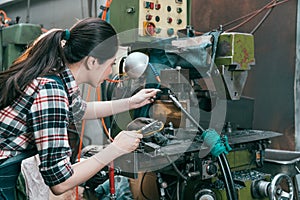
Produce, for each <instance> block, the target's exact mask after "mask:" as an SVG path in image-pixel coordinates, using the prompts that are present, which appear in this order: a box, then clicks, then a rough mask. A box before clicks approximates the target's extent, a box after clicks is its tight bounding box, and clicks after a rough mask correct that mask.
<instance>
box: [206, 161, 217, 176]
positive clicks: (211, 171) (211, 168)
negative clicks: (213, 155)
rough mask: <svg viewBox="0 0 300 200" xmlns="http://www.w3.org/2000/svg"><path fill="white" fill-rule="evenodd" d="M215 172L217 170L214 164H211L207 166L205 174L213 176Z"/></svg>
mask: <svg viewBox="0 0 300 200" xmlns="http://www.w3.org/2000/svg"><path fill="white" fill-rule="evenodd" d="M217 171H218V168H217V166H216V165H215V164H213V163H210V164H208V165H207V167H206V173H207V174H208V175H214V174H216V173H217Z"/></svg>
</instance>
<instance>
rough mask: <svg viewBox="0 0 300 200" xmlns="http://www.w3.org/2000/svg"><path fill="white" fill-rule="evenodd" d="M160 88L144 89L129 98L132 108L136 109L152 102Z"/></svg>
mask: <svg viewBox="0 0 300 200" xmlns="http://www.w3.org/2000/svg"><path fill="white" fill-rule="evenodd" d="M157 92H160V90H159V89H142V90H140V91H139V92H138V93H136V94H135V95H133V96H132V97H130V99H129V105H130V109H135V108H139V107H142V106H144V105H147V104H149V103H152V102H153V101H154V99H155V98H156V94H157Z"/></svg>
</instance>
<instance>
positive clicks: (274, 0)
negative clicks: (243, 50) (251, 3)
mask: <svg viewBox="0 0 300 200" xmlns="http://www.w3.org/2000/svg"><path fill="white" fill-rule="evenodd" d="M288 1H289V0H282V1H279V0H272V1H270V2H269V3H267V4H266V5H265V6H263V7H262V8H260V9H257V10H255V11H253V12H251V13H249V14H247V15H244V16H242V17H239V18H237V19H234V20H232V21H230V22H227V23H225V24H223V25H222V28H224V27H226V26H229V25H231V24H233V23H235V22H237V21H240V20H242V19H245V18H247V19H246V20H244V21H242V22H241V23H239V24H238V25H236V26H234V27H232V28H229V29H227V30H225V31H224V32H230V31H233V30H235V29H237V28H239V27H241V26H242V25H244V24H246V23H247V22H249V21H250V20H252V19H253V18H254V17H255V16H257V15H258V14H260V13H261V12H262V11H264V10H266V9H272V8H274V7H275V6H277V5H280V4H282V3H285V2H288ZM268 15H269V14H266V15H265V16H264V17H263V18H262V20H260V22H259V23H258V24H257V25H256V26H255V28H254V32H255V31H256V29H258V28H259V27H260V25H261V24H262V23H263V21H265V19H266V18H267V16H268ZM251 32H253V30H252V31H251Z"/></svg>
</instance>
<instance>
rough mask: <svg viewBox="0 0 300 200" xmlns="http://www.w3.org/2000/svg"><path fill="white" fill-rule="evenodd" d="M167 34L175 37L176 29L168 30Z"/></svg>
mask: <svg viewBox="0 0 300 200" xmlns="http://www.w3.org/2000/svg"><path fill="white" fill-rule="evenodd" d="M167 34H168V35H169V36H171V35H173V34H174V29H173V28H168V30H167Z"/></svg>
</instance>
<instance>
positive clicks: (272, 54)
mask: <svg viewBox="0 0 300 200" xmlns="http://www.w3.org/2000/svg"><path fill="white" fill-rule="evenodd" d="M116 1H117V0H116ZM124 1H125V0H124ZM126 1H127V2H128V0H126ZM166 1H167V0H163V2H164V4H165V3H166ZM174 1H175V2H176V3H178V2H179V3H182V1H179V0H178V1H177V0H174ZM105 2H106V1H105V0H43V1H41V0H2V1H0V10H3V11H5V12H6V14H7V15H8V16H9V17H10V18H11V19H15V18H17V17H20V23H30V24H38V25H41V26H42V27H43V28H44V29H46V30H49V29H51V28H61V29H67V28H70V27H71V26H72V25H73V24H74V23H75V22H76V21H77V20H78V19H82V18H86V17H97V16H98V15H99V13H100V6H101V5H104V4H105ZM132 2H135V1H132ZM140 2H142V1H140ZM144 2H150V0H149V1H144ZM151 2H153V1H151ZM161 2H162V1H161ZM189 2H191V4H190V18H189V24H190V25H191V26H192V27H193V29H194V30H196V32H198V33H207V32H210V31H213V30H216V29H220V28H222V29H223V30H225V31H227V30H229V29H230V28H234V29H232V30H233V31H234V32H240V33H251V34H253V36H254V53H255V55H254V57H255V64H254V65H253V66H251V68H250V70H249V71H248V77H247V80H246V82H245V86H244V88H243V90H242V94H241V96H242V97H243V98H245V99H249V100H250V104H247V103H249V102H246V103H245V104H243V103H242V104H239V106H240V107H239V109H237V110H234V112H232V113H230V114H231V115H232V116H234V118H232V120H233V121H234V120H236V121H239V122H240V121H245V122H246V123H245V127H247V128H250V129H254V130H263V131H274V132H278V133H281V134H282V136H279V137H274V138H270V141H271V144H270V146H268V148H271V149H279V150H288V151H290V152H288V155H289V156H293V155H295V156H296V157H297V159H295V160H296V161H295V160H293V159H291V162H290V163H288V165H287V166H288V167H293V166H294V164H295V166H296V165H297V164H298V165H299V154H293V153H294V151H296V152H298V151H300V63H299V54H300V52H299V46H300V40H299V38H300V37H299V36H300V28H299V27H300V23H299V22H300V15H299V9H300V3H299V2H298V1H296V0H281V1H278V2H280V3H278V5H276V6H274V7H272V5H269V7H268V9H265V10H264V11H262V12H258V11H259V9H262V8H264V7H265V6H266V5H267V4H268V3H269V2H271V0H241V1H234V0H218V1H205V0H191V1H189ZM173 3H174V2H173ZM116 7H117V6H114V7H113V8H114V9H116ZM255 11H256V12H257V15H254V14H253V12H255ZM117 12H118V9H117V10H114V13H117ZM250 13H252V14H253V15H252V17H251V18H250V17H249V16H248V17H245V18H241V17H243V16H247V15H248V14H250ZM246 18H247V19H249V21H246V23H245V24H242V25H240V26H238V27H235V24H239V22H240V21H243V20H245V19H246ZM236 19H240V21H236V22H235V21H234V20H236ZM108 48H109V47H108ZM81 89H82V92H83V96H84V97H86V96H87V86H86V85H81ZM91 94H92V95H91V96H90V99H96V97H97V94H96V91H95V90H94V91H92V92H91ZM251 101H253V105H252V104H251ZM248 105H250V106H253V113H250V112H251V111H252V107H246V106H248ZM228 112H230V109H228ZM249 119H251V121H249ZM252 119H253V120H252ZM85 136H86V137H85V138H84V143H85V144H87V145H89V144H92V145H98V144H103V143H105V142H106V137H105V134H104V133H103V129H102V125H101V122H100V120H88V121H86V126H85ZM245 137H247V136H245ZM232 139H236V138H232ZM246 139H247V138H246ZM251 139H253V141H250V140H251ZM256 139H257V138H250V139H249V141H250V143H248V142H249V141H246V142H245V146H247V144H251V142H253V144H255V145H253V146H251V145H249V147H248V146H247V148H249V149H248V150H249V151H248V150H247V148H245V149H246V150H245V149H244V146H243V144H241V145H239V144H238V142H240V141H238V138H237V141H238V142H236V144H235V145H233V146H235V148H236V149H235V150H234V151H233V152H232V155H231V156H232V157H230V156H229V157H228V158H229V163H230V165H231V168H230V171H231V172H235V171H236V172H238V173H240V174H241V176H240V177H237V178H240V179H241V180H243V181H244V179H243V178H244V177H243V176H244V174H243V173H244V172H245V174H246V175H247V173H248V172H253V171H254V170H255V169H256V167H257V166H259V165H260V164H262V163H263V159H260V160H259V159H257V155H259V156H262V158H263V150H265V149H264V148H265V147H263V148H261V146H259V145H261V144H262V145H265V144H266V143H267V142H268V141H267V140H265V138H263V137H262V139H260V140H261V141H262V143H260V142H261V141H256ZM241 143H243V141H242V142H241ZM257 144H258V145H257ZM256 145H257V146H256ZM266 146H267V145H266ZM239 152H242V153H241V154H239ZM235 153H236V154H235ZM269 153H270V152H269ZM271 153H272V151H271ZM298 153H299V152H298ZM254 154H255V155H254ZM195 155H196V154H195ZM239 155H242V156H239ZM276 155H277V156H278V157H280V152H279V151H278V152H275V157H277V156H276ZM283 155H284V156H283V157H281V158H282V159H285V154H284V153H283ZM189 156H190V155H189V154H188V156H187V157H189ZM200 157H201V156H200V153H199V156H197V155H196V156H195V158H193V159H191V160H192V161H191V160H190V162H186V163H184V164H183V163H180V164H181V165H182V166H183V168H184V169H186V167H188V166H191V165H192V164H191V163H193V162H194V160H197V162H198V161H199V158H200ZM239 157H243V158H242V159H239ZM189 158H190V157H189ZM253 158H255V159H256V160H255V161H256V163H253ZM200 160H201V162H202V163H201V164H199V166H197V167H199V169H198V168H197V167H195V169H194V168H191V171H190V172H195V173H194V174H196V172H197V173H198V172H199V171H200V172H199V173H203V174H201V176H200V182H199V183H200V184H199V188H200V189H199V188H197V189H199V192H197V193H196V196H197V195H198V196H201V195H204V196H205V194H202V193H201V192H202V190H201V189H203V188H204V186H207V188H210V187H211V185H209V184H208V185H206V181H207V180H209V179H211V178H214V177H215V176H216V174H217V170H215V171H213V172H211V171H205V170H206V169H205V167H204V168H203V167H202V166H203V165H207V166H214V167H215V166H217V161H213V162H212V160H211V158H210V157H209V156H208V157H207V158H206V157H205V158H204V159H203V160H202V158H200ZM292 161H295V163H294V162H292ZM145 163H146V162H145ZM153 163H154V165H155V164H156V163H155V162H153ZM153 163H152V164H153ZM157 163H158V164H159V162H157ZM167 163H168V162H167ZM224 163H225V162H224ZM117 164H118V163H117ZM146 164H149V163H146ZM163 164H164V163H163ZM168 164H169V163H168ZM150 165H151V164H150ZM181 165H180V167H182V166H181ZM282 165H283V166H284V165H285V163H283V164H282ZM146 166H147V165H146ZM178 166H179V165H178ZM271 166H273V165H271ZM121 167H124V166H122V165H121ZM296 167H297V166H296ZM145 168H146V167H145ZM141 169H142V170H143V168H141ZM212 169H217V168H212ZM262 169H263V170H262V171H264V172H265V171H267V172H269V170H270V169H272V167H270V168H267V167H266V168H262ZM292 169H293V170H290V169H289V171H292V173H291V174H289V175H290V176H291V177H293V178H294V177H296V178H295V179H294V182H295V183H297V184H298V185H299V184H300V176H299V169H298V168H297V169H298V171H297V170H295V169H294V168H292ZM193 170H194V171H193ZM201 170H203V172H202V171H201ZM244 170H245V171H244ZM252 170H253V171H252ZM171 171H172V172H173V171H174V170H173V169H171ZM270 171H272V170H270ZM272 173H273V172H272ZM158 174H159V173H158ZM158 174H155V175H158ZM187 174H189V173H187ZM191 174H192V173H191ZM224 174H225V173H224ZM274 174H278V171H275V170H274ZM296 174H297V175H296ZM152 175H153V174H152ZM272 175H273V174H272ZM195 176H196V175H195ZM205 176H206V177H205ZM224 177H226V174H225V175H224ZM266 177H267V179H268V178H269V177H268V176H266ZM139 178H140V177H139ZM148 178H149V177H148ZM156 178H157V177H156V176H151V177H150V179H153V180H152V182H151V181H150V182H148V186H151V185H152V184H153V182H155V181H156V180H157V179H156ZM164 178H166V180H168V178H169V177H168V173H167V176H166V177H164ZM197 178H199V174H198V175H197ZM235 178H236V177H235ZM225 179H226V178H225ZM258 179H259V178H258ZM138 180H139V181H140V179H138ZM178 180H179V179H178ZM168 181H173V177H172V178H170V180H168ZM264 181H265V180H263V183H265V182H264ZM146 182H147V181H146ZM250 182H251V181H250ZM178 183H180V181H178ZM132 184H137V185H138V184H140V182H133V183H132ZM193 184H194V182H193V181H191V183H189V184H188V187H186V189H187V191H190V190H191V191H192V189H191V188H189V186H190V185H193ZM297 184H295V186H298V185H297ZM203 185H204V186H203ZM202 186H203V187H202ZM229 186H230V184H229ZM229 186H228V187H227V188H230V187H233V185H231V186H230V187H229ZM248 186H249V185H247V187H246V189H244V190H240V191H241V192H240V194H239V196H241V197H242V198H241V199H243V197H245V196H247V197H249V194H250V193H249V191H250V190H248V189H249V188H250V187H248ZM252 186H253V185H252ZM252 186H251V191H252ZM265 186H266V185H265ZM184 187H185V186H183V188H184ZM266 187H267V186H266ZM136 188H138V187H136ZM254 188H255V187H254ZM262 188H263V189H264V187H262ZM148 189H149V188H148ZM152 189H153V188H152ZM152 189H150V190H148V193H149V194H151V193H152V192H153V191H152ZM160 189H162V187H161V188H160ZM163 189H165V188H163ZM214 189H215V188H214ZM218 190H219V192H220V194H222V195H223V196H225V192H224V188H221V189H220V188H217V189H215V190H211V191H210V193H212V191H213V192H215V194H219V193H218ZM149 191H150V192H149ZM274 191H275V190H274ZM136 192H137V193H138V192H140V191H139V188H138V189H136ZM226 192H227V193H226V194H227V195H229V194H230V191H226ZM231 192H232V191H231ZM295 192H297V196H298V197H299V196H300V189H299V186H298V188H297V189H296V190H295ZM156 193H157V191H154V196H157V195H158V194H156ZM188 193H189V192H186V196H188V195H189V194H188ZM295 194H296V193H295ZM160 195H161V194H160ZM193 195H194V194H193ZM146 196H147V195H146ZM149 196H150V195H149ZM212 196H214V195H212ZM265 197H267V196H265ZM249 198H250V197H249ZM217 199H218V198H217ZM221 199H222V198H221ZM245 199H246V198H245Z"/></svg>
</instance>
